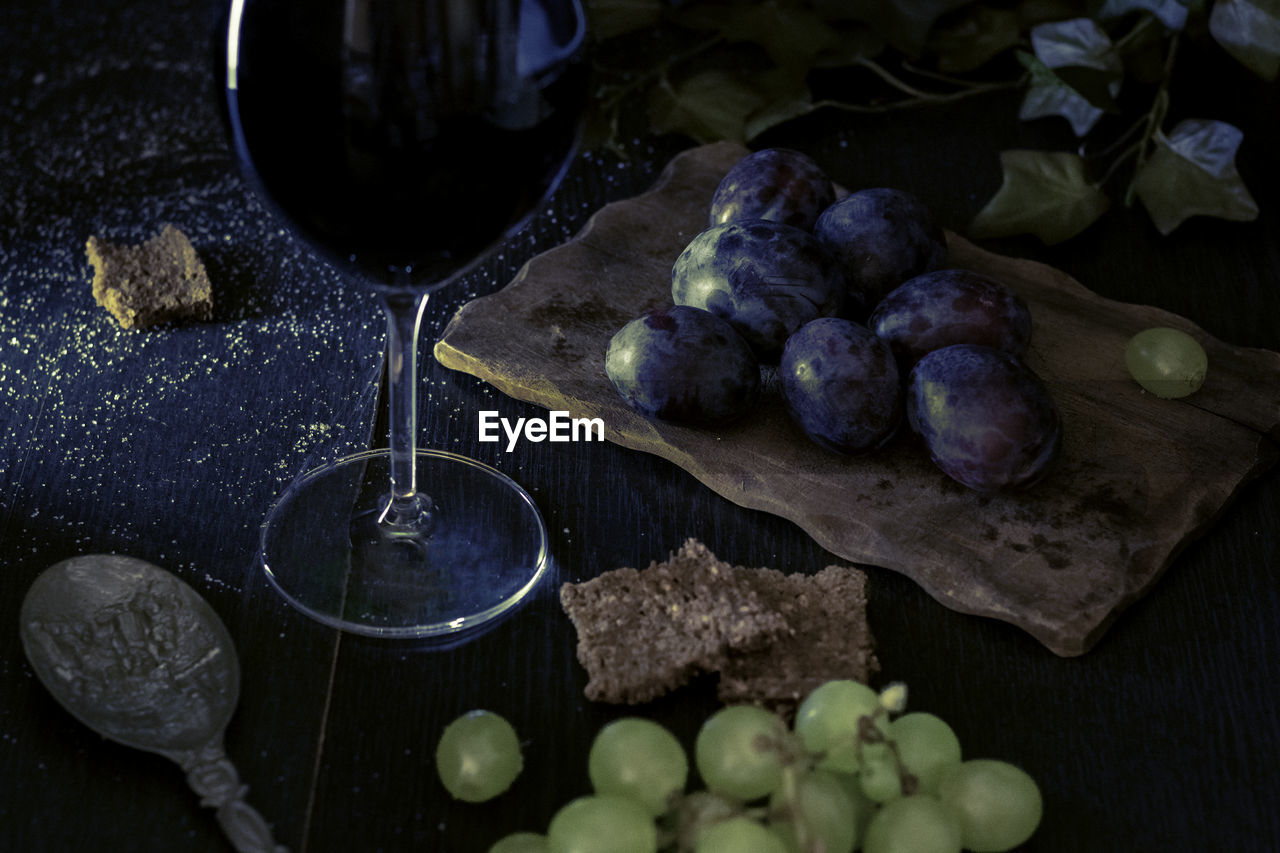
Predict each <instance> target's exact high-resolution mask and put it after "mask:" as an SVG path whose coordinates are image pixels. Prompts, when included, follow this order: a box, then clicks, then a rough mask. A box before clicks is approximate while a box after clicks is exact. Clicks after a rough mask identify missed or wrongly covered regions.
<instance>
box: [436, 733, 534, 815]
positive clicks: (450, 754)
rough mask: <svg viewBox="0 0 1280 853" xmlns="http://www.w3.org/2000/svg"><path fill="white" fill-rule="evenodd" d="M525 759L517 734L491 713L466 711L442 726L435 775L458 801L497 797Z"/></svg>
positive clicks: (478, 800) (472, 801) (474, 800)
mask: <svg viewBox="0 0 1280 853" xmlns="http://www.w3.org/2000/svg"><path fill="white" fill-rule="evenodd" d="M523 767H524V759H523V758H522V757H521V755H520V739H519V738H518V737H516V730H515V729H514V728H512V727H511V724H510V723H508V722H507V721H506V720H505V719H503V718H502V717H501V716H499V715H498V714H495V713H493V712H492V711H468V712H467V713H465V714H463V715H462V716H461V717H459V718H458V719H456V720H454V721H453V722H452V723H450V724H449V725H447V726H445V729H444V732H443V733H442V734H441V735H440V742H439V743H438V744H437V745H436V772H437V773H439V774H440V781H441V782H443V783H444V787H445V790H447V791H448V792H449V793H450V794H452V795H453V796H454V797H456V798H457V799H459V800H464V801H466V802H469V803H480V802H484V801H485V800H488V799H492V798H493V797H496V796H498V795H499V794H501V793H502V792H503V791H505V790H507V788H510V787H511V783H512V782H514V781H515V780H516V777H517V776H519V775H520V770H521V769H522V768H523Z"/></svg>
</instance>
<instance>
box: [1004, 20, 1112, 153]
mask: <svg viewBox="0 0 1280 853" xmlns="http://www.w3.org/2000/svg"><path fill="white" fill-rule="evenodd" d="M1031 46H1032V48H1033V49H1034V50H1035V59H1037V60H1038V61H1039V62H1040V63H1041V64H1042V65H1043V69H1049V70H1051V71H1054V72H1056V71H1057V69H1060V68H1086V69H1092V70H1094V71H1097V72H1100V74H1101V75H1103V76H1104V77H1105V78H1106V79H1105V83H1103V85H1102V89H1103V90H1104V91H1106V92H1107V93H1109V95H1110V96H1111V98H1112V99H1114V98H1115V96H1116V95H1117V94H1119V92H1120V80H1121V77H1122V76H1123V75H1124V66H1123V64H1122V63H1121V61H1120V57H1119V56H1117V55H1116V52H1115V50H1113V49H1112V44H1111V39H1110V38H1108V37H1107V34H1106V32H1105V31H1104V30H1103V29H1102V27H1100V26H1098V24H1097V23H1096V22H1094V21H1093V20H1091V19H1089V18H1072V19H1071V20H1068V21H1055V22H1050V23H1046V24H1039V25H1037V26H1035V27H1032V29H1031ZM1028 62H1029V60H1024V64H1027V63H1028ZM1032 66H1034V64H1032ZM1043 69H1038V68H1037V67H1031V71H1032V78H1031V86H1030V88H1028V90H1027V94H1026V95H1025V96H1024V97H1023V100H1022V106H1021V108H1020V109H1019V110H1018V118H1020V119H1022V120H1023V121H1027V120H1030V119H1036V118H1044V117H1046V116H1053V115H1057V116H1062V117H1063V118H1065V119H1066V120H1067V121H1068V122H1070V124H1071V129H1072V130H1073V131H1074V132H1075V134H1076V136H1084V135H1085V134H1086V133H1088V132H1089V130H1090V129H1091V128H1092V127H1093V126H1094V125H1095V124H1096V123H1097V122H1098V119H1100V118H1102V114H1103V112H1105V110H1104V109H1103V108H1101V107H1098V106H1095V105H1094V104H1092V103H1090V102H1089V99H1088V98H1086V97H1085V96H1084V95H1082V94H1081V93H1080V92H1078V91H1076V90H1075V89H1074V88H1072V87H1071V86H1070V85H1068V84H1067V83H1066V82H1065V81H1064V80H1063V79H1062V78H1061V77H1060V76H1059V75H1058V74H1057V73H1053V74H1045V73H1044V72H1043ZM1094 85H1095V84H1094V83H1092V82H1091V83H1090V86H1091V87H1092V86H1094Z"/></svg>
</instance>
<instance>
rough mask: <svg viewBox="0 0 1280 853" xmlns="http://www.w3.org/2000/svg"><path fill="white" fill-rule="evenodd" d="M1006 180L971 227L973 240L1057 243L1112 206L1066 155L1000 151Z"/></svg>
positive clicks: (1079, 161)
mask: <svg viewBox="0 0 1280 853" xmlns="http://www.w3.org/2000/svg"><path fill="white" fill-rule="evenodd" d="M1000 168H1001V170H1002V171H1003V172H1004V181H1003V183H1002V184H1001V185H1000V189H999V190H998V191H997V192H996V194H995V196H994V197H992V199H991V200H990V201H989V202H987V205H986V207H984V208H982V210H981V211H979V212H978V215H977V216H976V217H975V218H974V220H973V224H972V225H971V226H970V228H969V230H970V233H971V234H972V235H973V236H974V237H977V238H983V237H1004V236H1007V235H1010V234H1022V233H1029V234H1034V235H1036V236H1037V237H1039V238H1040V239H1041V240H1043V241H1044V242H1045V243H1050V244H1052V243H1059V242H1061V241H1063V240H1066V239H1068V238H1070V237H1074V236H1075V235H1076V234H1079V233H1080V232H1081V231H1083V230H1084V229H1085V228H1087V227H1088V226H1089V225H1090V224H1092V223H1093V222H1094V220H1096V219H1097V218H1098V217H1099V216H1101V215H1102V214H1103V213H1104V212H1106V210H1107V208H1108V207H1110V206H1111V201H1110V200H1109V199H1108V198H1107V196H1106V194H1105V193H1103V192H1102V190H1100V189H1099V188H1098V186H1097V185H1096V184H1094V183H1092V182H1091V181H1090V180H1089V179H1088V178H1087V177H1086V176H1085V162H1084V159H1083V158H1082V157H1081V156H1080V155H1078V154H1073V153H1071V152H1068V151H1004V152H1002V153H1001V154H1000Z"/></svg>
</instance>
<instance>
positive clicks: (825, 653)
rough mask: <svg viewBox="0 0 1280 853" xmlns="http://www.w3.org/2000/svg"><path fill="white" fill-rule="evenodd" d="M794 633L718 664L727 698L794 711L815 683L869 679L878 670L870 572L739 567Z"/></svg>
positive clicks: (721, 692) (721, 691)
mask: <svg viewBox="0 0 1280 853" xmlns="http://www.w3.org/2000/svg"><path fill="white" fill-rule="evenodd" d="M736 576H737V577H738V578H740V579H742V580H744V581H745V582H746V583H747V585H748V586H750V587H751V588H753V589H754V590H755V592H756V594H757V595H759V596H760V599H761V600H762V601H763V602H764V603H765V604H766V605H767V606H768V607H769V609H770V610H772V611H774V612H776V613H778V614H780V615H781V616H782V617H783V618H784V619H786V622H787V626H788V627H789V628H790V631H789V632H788V633H787V634H785V635H782V636H780V637H779V638H778V639H776V640H774V641H773V642H772V643H770V644H769V645H768V646H765V647H762V648H758V649H754V650H751V651H747V652H742V653H734V654H732V655H730V656H729V657H728V659H727V660H726V661H725V663H724V665H723V666H722V667H721V669H720V683H719V685H718V686H717V695H718V696H719V698H720V700H721V701H722V702H725V703H726V704H729V703H742V702H751V703H756V704H761V705H765V706H767V707H770V708H773V709H774V710H777V711H780V712H782V713H783V714H789V713H791V712H793V711H794V710H795V707H796V706H797V705H798V704H799V703H800V701H801V700H803V699H804V697H805V696H807V695H808V694H809V693H810V692H811V691H812V690H813V689H814V688H816V687H818V686H819V685H820V684H822V683H823V682H826V681H830V680H832V679H852V680H854V681H860V682H862V683H864V684H865V683H866V681H867V679H868V678H869V677H870V675H871V674H872V673H874V672H876V671H877V670H878V669H879V662H878V661H877V660H876V657H875V651H874V649H875V640H874V638H873V637H872V635H871V629H870V628H869V627H868V625H867V576H866V575H865V574H864V573H863V572H861V571H859V570H857V569H853V568H849V567H845V566H828V567H827V568H825V569H823V570H822V571H820V572H818V573H817V574H816V575H805V574H789V575H788V574H783V573H782V572H779V571H775V570H773V569H739V570H737V572H736Z"/></svg>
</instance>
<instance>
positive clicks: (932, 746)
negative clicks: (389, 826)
mask: <svg viewBox="0 0 1280 853" xmlns="http://www.w3.org/2000/svg"><path fill="white" fill-rule="evenodd" d="M905 708H906V688H905V686H904V685H902V684H892V685H890V686H889V687H887V688H885V689H884V690H883V691H881V692H879V693H877V692H876V691H874V690H872V689H871V688H870V687H868V686H866V685H865V684H860V683H858V682H855V681H829V682H827V683H826V684H824V685H822V686H821V687H819V688H817V689H816V690H814V691H813V692H812V693H811V694H810V695H809V696H808V697H806V698H805V700H804V701H803V702H802V703H801V704H800V707H799V708H798V710H797V712H796V717H795V721H794V723H793V724H792V725H790V726H788V725H787V724H786V722H784V721H783V719H782V718H781V717H779V716H777V715H775V714H773V713H771V712H769V711H766V710H764V709H762V708H758V707H755V706H750V705H733V706H729V707H725V708H722V709H720V710H718V711H716V712H715V713H713V714H712V715H711V716H710V717H708V718H707V719H706V720H705V721H704V722H703V725H702V727H701V729H700V730H699V731H698V734H697V737H696V739H695V742H694V744H693V752H692V755H693V764H692V766H693V768H694V769H696V771H697V775H698V777H700V779H701V782H702V784H703V786H704V787H702V788H700V789H697V790H690V789H689V784H688V782H689V775H690V769H691V768H690V762H689V756H688V753H686V751H685V749H684V747H683V746H682V745H681V744H680V742H679V741H678V740H677V739H676V737H675V735H673V734H672V733H671V732H670V731H669V730H667V729H666V728H664V727H663V726H661V725H659V724H658V723H656V722H653V721H651V720H647V719H643V718H639V717H624V718H622V719H619V720H615V721H614V722H612V723H610V724H608V725H606V726H605V727H604V728H602V729H601V730H600V732H599V733H598V734H597V735H596V738H595V740H594V741H593V742H592V745H591V750H590V753H589V755H588V775H589V777H590V779H591V785H592V788H593V791H592V793H590V794H587V795H585V796H581V797H578V798H577V799H574V800H572V801H571V802H569V803H567V804H566V805H565V806H563V807H562V808H561V809H560V810H559V811H557V812H556V813H555V815H553V816H552V818H551V822H550V824H549V825H548V828H547V831H546V833H545V834H538V833H531V832H519V833H515V834H512V835H508V836H506V837H504V838H502V839H500V840H498V841H497V842H496V843H495V844H494V845H493V846H492V847H490V848H489V853H745V851H750V853H852V851H854V850H861V851H863V853H960V851H961V850H970V851H975V853H982V852H983V851H990V853H995V852H996V851H1003V850H1011V849H1013V848H1015V847H1017V846H1018V845H1020V844H1022V843H1023V842H1025V841H1026V840H1027V839H1028V838H1030V837H1031V835H1032V833H1034V832H1035V830H1036V827H1037V826H1038V825H1039V824H1040V818H1041V814H1042V812H1043V800H1042V797H1041V794H1040V789H1039V787H1038V786H1037V785H1036V783H1035V780H1033V779H1032V778H1031V777H1030V776H1029V775H1027V773H1025V772H1024V771H1023V770H1021V769H1019V768H1018V767H1016V766H1014V765H1012V764H1009V763H1007V762H1004V761H997V760H991V759H964V758H962V756H961V751H960V741H959V739H958V738H957V737H956V734H955V732H954V731H952V729H951V727H950V726H948V725H947V724H946V723H945V722H944V721H943V720H941V719H939V718H938V717H936V716H934V715H933V714H928V713H923V712H911V713H906V712H905Z"/></svg>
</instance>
